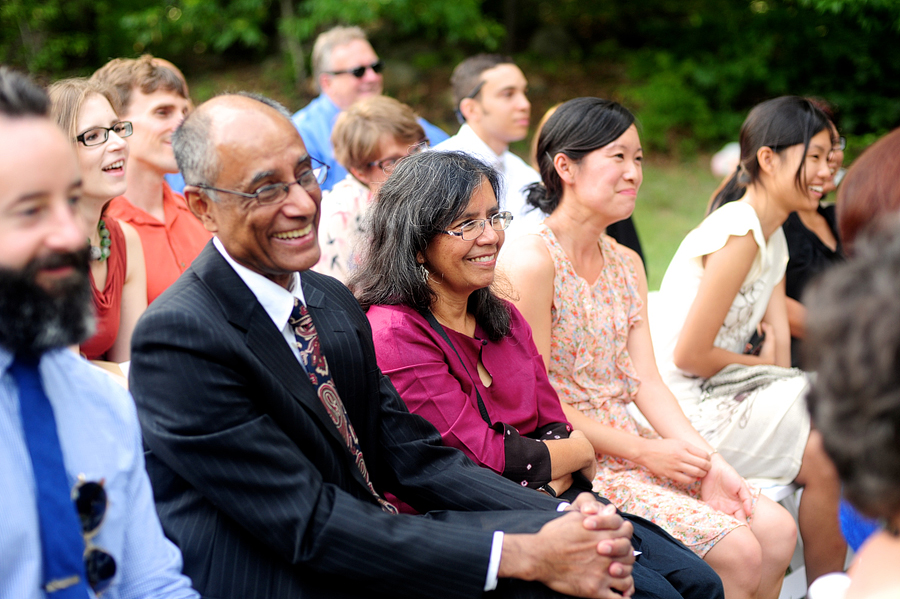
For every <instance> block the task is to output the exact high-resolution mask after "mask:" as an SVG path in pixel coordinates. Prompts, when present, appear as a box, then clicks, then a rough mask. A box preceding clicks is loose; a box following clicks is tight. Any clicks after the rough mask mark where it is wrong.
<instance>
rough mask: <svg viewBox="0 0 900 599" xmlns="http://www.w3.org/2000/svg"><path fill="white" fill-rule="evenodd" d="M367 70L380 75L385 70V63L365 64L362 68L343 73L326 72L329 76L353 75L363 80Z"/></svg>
mask: <svg viewBox="0 0 900 599" xmlns="http://www.w3.org/2000/svg"><path fill="white" fill-rule="evenodd" d="M366 69H372V70H373V71H374V72H376V73H380V72H381V71H383V70H384V63H383V62H381V61H380V60H376V61H375V62H373V63H372V64H364V65H362V66H359V67H356V68H355V69H344V70H343V71H325V73H326V74H328V75H353V76H354V77H356V78H357V79H362V78H363V75H365V74H366Z"/></svg>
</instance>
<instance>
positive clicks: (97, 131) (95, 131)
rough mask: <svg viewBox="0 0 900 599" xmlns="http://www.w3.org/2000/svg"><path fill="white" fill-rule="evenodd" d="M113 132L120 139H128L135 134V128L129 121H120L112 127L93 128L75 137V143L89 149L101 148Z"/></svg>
mask: <svg viewBox="0 0 900 599" xmlns="http://www.w3.org/2000/svg"><path fill="white" fill-rule="evenodd" d="M110 131H113V132H115V134H116V135H118V136H119V137H123V138H124V137H128V136H129V135H131V134H132V133H134V128H133V127H132V126H131V123H130V122H129V121H119V122H118V123H116V124H115V125H113V126H112V127H93V128H92V129H88V130H87V131H85V132H84V133H82V134H81V135H76V136H75V141H80V142H81V143H83V144H84V145H85V146H87V147H91V146H99V145H102V144H105V143H106V140H108V139H109V132H110Z"/></svg>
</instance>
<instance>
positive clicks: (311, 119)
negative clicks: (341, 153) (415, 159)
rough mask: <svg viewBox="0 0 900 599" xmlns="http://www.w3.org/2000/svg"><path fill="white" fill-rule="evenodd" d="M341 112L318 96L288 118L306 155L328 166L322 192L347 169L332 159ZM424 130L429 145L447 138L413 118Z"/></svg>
mask: <svg viewBox="0 0 900 599" xmlns="http://www.w3.org/2000/svg"><path fill="white" fill-rule="evenodd" d="M340 113H341V109H340V108H338V107H337V106H336V105H335V104H334V102H332V101H331V99H330V98H329V97H328V96H326V95H325V94H319V96H318V97H317V98H316V99H314V100H313V101H312V102H310V103H309V104H307V105H306V107H305V108H302V109H300V110H298V111H297V112H295V113H294V116H293V117H292V118H291V120H292V121H294V125H295V126H296V127H297V131H299V132H300V137H302V138H303V143H304V144H305V145H306V151H307V152H309V155H310V156H312V157H313V158H315V159H317V160H321V161H322V162H324V163H325V164H327V165H328V176H327V177H326V178H325V182H324V183H322V186H321V187H322V191H329V190H331V188H332V187H334V186H335V184H336V183H337V182H338V181H342V180H343V179H344V177H346V176H347V169H345V168H344V167H343V166H341V165H340V164H338V162H337V160H335V159H334V146H332V145H331V130H332V129H333V128H334V122H335V120H337V117H338V115H339V114H340ZM416 120H418V121H419V124H420V125H422V128H423V129H424V130H425V136H426V137H427V138H428V141H429V142H430V143H431V145H435V144H438V143H441V142H442V141H444V140H445V139H447V137H448V135H447V134H446V133H445V132H444V131H443V130H442V129H440V128H439V127H436V126H434V125H432V124H431V123H429V122H428V121H426V120H425V119H423V118H418V119H416Z"/></svg>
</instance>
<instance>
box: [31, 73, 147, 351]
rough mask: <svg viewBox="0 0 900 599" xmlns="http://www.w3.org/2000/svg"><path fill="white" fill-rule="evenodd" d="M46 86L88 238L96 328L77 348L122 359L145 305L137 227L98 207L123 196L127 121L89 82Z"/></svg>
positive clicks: (69, 81) (129, 128) (110, 97)
mask: <svg viewBox="0 0 900 599" xmlns="http://www.w3.org/2000/svg"><path fill="white" fill-rule="evenodd" d="M48 91H49V93H50V99H51V101H52V104H53V105H52V111H53V117H54V119H55V120H56V122H57V124H58V125H59V126H60V127H61V128H62V130H63V131H64V132H65V133H66V135H68V137H69V138H70V139H71V141H72V143H73V144H74V145H75V154H76V156H77V157H78V165H79V167H80V169H81V177H82V186H81V197H80V198H78V199H77V202H76V203H75V206H76V210H77V211H78V212H79V214H80V215H81V217H82V219H83V220H84V223H85V231H87V232H88V239H89V240H90V252H91V272H90V279H91V291H92V293H93V301H94V310H95V313H96V317H97V321H96V322H97V330H96V332H95V334H94V336H93V337H91V338H90V339H88V340H87V341H85V342H84V343H82V344H81V346H80V350H81V353H82V354H83V355H84V356H85V357H86V358H88V359H89V360H101V361H109V362H125V361H128V360H130V359H131V333H132V331H133V330H134V326H135V324H137V320H138V318H139V317H140V315H141V314H143V312H144V310H145V309H146V308H147V275H146V269H145V266H144V251H143V249H142V247H141V240H140V237H138V234H137V231H135V230H134V229H133V228H132V227H131V226H130V225H128V224H127V223H123V222H120V221H117V220H116V219H114V218H105V217H104V211H105V209H106V206H107V204H109V202H110V200H111V199H112V198H114V197H116V196H120V195H122V194H124V193H125V168H126V163H127V162H128V144H127V143H126V141H125V138H126V137H128V136H129V135H131V132H132V126H131V123H129V122H127V121H122V120H120V119H119V116H118V114H117V110H116V106H115V96H114V95H113V94H112V93H111V92H110V91H109V90H107V89H106V88H104V87H102V86H100V85H99V84H97V83H95V82H92V81H89V80H87V79H64V80H62V81H57V82H56V83H54V84H53V85H51V86H50V88H49V90H48Z"/></svg>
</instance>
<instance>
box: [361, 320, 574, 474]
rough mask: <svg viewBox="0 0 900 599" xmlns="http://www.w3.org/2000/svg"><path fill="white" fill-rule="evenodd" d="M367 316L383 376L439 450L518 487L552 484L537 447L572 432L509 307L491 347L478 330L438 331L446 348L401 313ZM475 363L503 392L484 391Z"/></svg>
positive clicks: (524, 327)
mask: <svg viewBox="0 0 900 599" xmlns="http://www.w3.org/2000/svg"><path fill="white" fill-rule="evenodd" d="M368 316H369V321H370V322H371V323H372V330H373V336H374V339H375V348H376V352H377V353H378V364H379V366H380V367H381V369H382V371H383V372H384V373H385V374H387V375H388V376H389V377H390V378H391V382H392V383H393V384H394V386H395V387H396V388H397V391H398V392H399V393H400V396H401V397H403V399H404V401H405V402H406V405H407V407H409V409H410V411H411V412H415V413H416V414H419V415H420V416H424V417H425V418H426V419H427V420H429V421H430V422H431V423H432V424H434V425H435V426H436V427H437V429H438V430H439V431H440V432H441V436H442V437H443V439H444V443H445V444H446V445H449V446H451V447H456V448H458V449H461V450H462V451H463V453H465V454H466V455H467V456H469V457H470V458H472V460H473V461H475V462H476V463H478V464H480V465H482V466H486V467H488V468H490V469H491V470H493V471H495V472H497V473H499V474H502V475H503V476H504V477H506V478H509V479H510V480H513V481H515V482H517V483H519V484H520V485H522V486H531V487H541V486H543V484H545V483H547V482H549V481H551V480H552V474H551V459H550V453H549V451H548V450H547V445H546V444H545V443H541V442H540V441H539V440H538V439H541V440H549V439H554V440H556V439H562V438H564V437H566V436H569V432H570V431H571V427H570V426H569V424H568V423H567V422H566V417H565V416H564V415H563V412H562V408H561V407H560V404H559V399H558V398H557V396H556V392H555V391H554V390H553V387H551V386H550V381H549V380H548V379H547V377H546V375H545V374H544V372H543V369H544V363H543V360H542V359H541V356H540V354H538V353H537V349H536V348H535V346H534V342H533V341H532V340H531V328H530V327H529V326H528V323H526V322H525V319H523V318H522V316H521V315H520V314H519V312H518V310H516V309H515V308H513V307H512V306H510V334H509V335H507V336H505V337H503V338H501V339H499V340H498V341H490V340H489V339H488V338H487V334H486V333H485V331H484V330H483V329H482V328H481V327H480V326H478V325H477V324H476V325H475V334H474V336H473V337H470V336H468V335H466V334H464V333H460V332H458V331H455V330H453V329H451V328H449V327H443V329H444V331H445V332H446V334H447V336H448V338H449V339H450V342H451V343H452V344H453V345H452V347H451V345H450V344H449V343H447V341H446V340H445V339H443V337H442V336H441V335H440V334H439V333H438V332H437V331H435V330H434V329H433V328H432V327H431V326H430V325H429V324H428V322H427V321H426V319H425V317H424V316H422V314H420V313H419V312H417V311H416V310H414V309H413V308H410V307H408V306H372V307H370V308H369V312H368ZM454 348H455V350H456V352H458V353H459V358H457V356H456V354H455V353H454ZM479 363H481V364H483V368H484V370H485V371H487V372H496V373H503V374H502V376H503V381H502V384H501V383H498V384H496V385H494V384H491V385H488V386H485V384H484V382H483V381H482V380H481V379H480V377H479V376H477V375H476V374H475V373H476V372H479V371H480V370H479V367H478V364H479ZM469 373H472V376H471V377H470V376H469ZM542 375H543V376H542ZM476 388H477V389H478V394H480V395H481V398H482V400H483V403H484V406H485V408H486V410H487V414H488V417H489V419H490V422H491V425H490V426H489V425H488V424H487V422H486V421H485V420H484V419H483V418H482V415H481V412H480V409H479V405H478V394H476V393H475V389H476ZM530 398H534V400H533V401H528V399H530ZM535 432H538V434H537V435H535V434H534V433H535ZM585 449H586V448H585ZM585 456H586V457H588V456H591V454H590V453H589V452H588V451H585ZM560 492H562V491H560Z"/></svg>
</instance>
